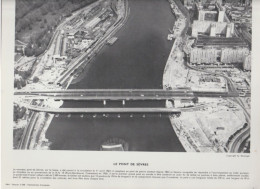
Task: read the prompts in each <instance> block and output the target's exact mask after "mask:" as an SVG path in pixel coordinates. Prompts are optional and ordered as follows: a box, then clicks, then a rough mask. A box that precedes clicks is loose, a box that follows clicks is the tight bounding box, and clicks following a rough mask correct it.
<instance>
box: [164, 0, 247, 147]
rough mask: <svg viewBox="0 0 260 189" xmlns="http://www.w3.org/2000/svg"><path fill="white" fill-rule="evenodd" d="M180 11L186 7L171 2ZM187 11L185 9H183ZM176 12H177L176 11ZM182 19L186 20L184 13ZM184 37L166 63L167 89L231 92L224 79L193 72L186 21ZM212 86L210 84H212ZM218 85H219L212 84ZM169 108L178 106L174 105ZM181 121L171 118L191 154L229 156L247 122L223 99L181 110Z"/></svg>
mask: <svg viewBox="0 0 260 189" xmlns="http://www.w3.org/2000/svg"><path fill="white" fill-rule="evenodd" d="M169 1H170V2H171V3H172V4H174V5H173V6H172V7H173V10H175V9H176V7H180V6H183V5H181V4H180V3H177V4H175V2H177V0H176V1H172V0H169ZM182 9H183V8H182ZM175 11H176V10H175ZM177 12H179V13H180V12H182V14H181V15H180V18H181V19H183V17H186V16H185V15H184V11H180V10H178V8H177ZM182 23H183V24H184V23H185V27H184V26H182V27H181V28H182V32H179V33H182V34H181V35H179V36H177V38H176V39H175V42H174V45H173V47H172V50H171V53H170V56H169V58H168V61H167V63H166V67H165V70H164V76H163V86H164V89H170V90H171V89H175V88H179V87H189V88H191V90H193V91H214V92H227V91H228V84H227V80H226V79H225V78H224V77H221V76H219V75H216V74H212V73H209V72H206V71H201V70H199V69H191V68H190V67H188V66H187V65H186V62H185V60H184V54H183V51H184V47H185V48H186V47H187V44H188V43H190V41H187V36H186V33H185V32H183V31H184V30H187V28H188V26H187V24H188V22H185V21H183V22H182ZM209 80H210V82H207V81H209ZM211 81H216V82H211ZM166 106H167V107H172V106H174V105H173V104H172V103H171V102H167V103H166ZM181 110H182V113H181V115H180V116H179V117H176V116H170V121H171V124H172V127H173V130H174V131H175V133H176V134H177V136H178V138H179V140H180V141H181V143H182V145H183V147H184V148H185V150H186V151H187V152H227V151H228V149H227V145H226V144H227V143H228V141H229V140H230V136H232V135H233V134H234V133H235V132H236V131H239V130H240V129H241V128H243V126H244V124H245V123H246V122H247V121H246V117H245V115H244V113H243V109H242V108H241V107H240V106H238V105H237V104H236V103H233V102H230V101H229V100H226V99H222V98H214V99H213V98H199V99H198V102H197V103H196V104H195V105H194V106H192V107H185V105H184V106H183V108H182V109H181Z"/></svg>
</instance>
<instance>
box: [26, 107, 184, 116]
mask: <svg viewBox="0 0 260 189" xmlns="http://www.w3.org/2000/svg"><path fill="white" fill-rule="evenodd" d="M28 109H29V110H32V111H36V112H48V113H69V114H73V113H120V114H121V113H181V111H180V110H179V109H175V108H160V107H158V108H41V107H36V106H29V107H28Z"/></svg>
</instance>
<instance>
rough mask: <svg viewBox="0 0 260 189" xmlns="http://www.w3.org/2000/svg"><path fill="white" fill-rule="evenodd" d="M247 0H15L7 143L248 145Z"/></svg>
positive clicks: (179, 147)
mask: <svg viewBox="0 0 260 189" xmlns="http://www.w3.org/2000/svg"><path fill="white" fill-rule="evenodd" d="M251 38H252V0H16V2H15V39H14V43H15V48H14V51H15V53H14V55H15V56H14V94H13V95H14V101H13V126H12V129H13V149H14V150H81V151H129V152H137V151H139V152H211V153H250V127H251V112H250V109H251V50H252V49H251V46H252V44H251V42H252V39H251Z"/></svg>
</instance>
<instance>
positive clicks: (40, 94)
mask: <svg viewBox="0 0 260 189" xmlns="http://www.w3.org/2000/svg"><path fill="white" fill-rule="evenodd" d="M14 94H15V95H17V96H19V95H20V96H21V95H23V96H25V98H28V99H48V98H52V99H54V100H167V99H169V100H170V99H174V98H175V99H184V98H190V99H192V98H194V97H212V98H220V97H221V98H225V97H238V95H237V93H228V92H212V91H190V90H164V89H85V90H55V91H16V92H15V93H14Z"/></svg>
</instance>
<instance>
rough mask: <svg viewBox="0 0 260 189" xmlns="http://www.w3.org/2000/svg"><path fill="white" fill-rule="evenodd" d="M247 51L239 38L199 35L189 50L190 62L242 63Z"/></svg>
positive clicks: (246, 47)
mask: <svg viewBox="0 0 260 189" xmlns="http://www.w3.org/2000/svg"><path fill="white" fill-rule="evenodd" d="M248 53H249V49H248V46H247V44H246V43H245V42H244V41H242V40H241V39H240V38H219V37H199V38H198V39H197V41H196V42H195V43H194V48H192V49H191V51H190V63H192V64H201V63H205V64H214V63H218V62H221V63H224V64H230V63H243V61H244V57H245V56H246V55H247V54H248Z"/></svg>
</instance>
